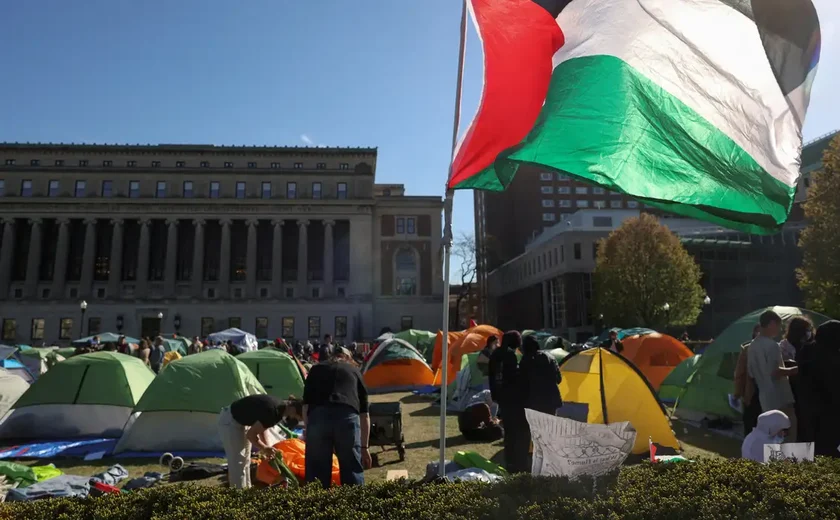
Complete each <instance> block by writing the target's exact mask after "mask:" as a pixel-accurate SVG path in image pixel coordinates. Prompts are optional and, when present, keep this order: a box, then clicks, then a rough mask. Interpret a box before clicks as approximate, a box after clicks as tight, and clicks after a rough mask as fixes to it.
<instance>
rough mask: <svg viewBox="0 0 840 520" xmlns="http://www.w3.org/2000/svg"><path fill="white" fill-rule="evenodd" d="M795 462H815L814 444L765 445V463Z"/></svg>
mask: <svg viewBox="0 0 840 520" xmlns="http://www.w3.org/2000/svg"><path fill="white" fill-rule="evenodd" d="M777 460H793V461H797V462H802V461H810V462H814V443H813V442H791V443H785V444H765V445H764V462H765V463H766V462H773V461H777Z"/></svg>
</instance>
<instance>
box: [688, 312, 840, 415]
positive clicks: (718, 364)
mask: <svg viewBox="0 0 840 520" xmlns="http://www.w3.org/2000/svg"><path fill="white" fill-rule="evenodd" d="M766 310H773V311H775V312H776V313H777V314H778V315H779V316H781V317H782V320H784V322H785V323H787V322H788V321H789V320H790V319H791V318H793V317H794V316H802V315H804V316H807V317H808V318H810V319H811V321H812V322H814V325H815V326H819V325H820V324H822V323H824V322H826V321H828V320H829V319H830V318H829V317H828V316H823V315H822V314H818V313H816V312H812V311H809V310H806V309H800V308H798V307H765V308H763V309H758V310H756V311H753V312H751V313H749V314H747V315H745V316H743V317H741V318H740V319H738V320H736V321H735V322H733V323H732V324H731V325H729V326H728V327H726V329H724V330H723V332H721V333H720V334H719V335H718V336H717V337H716V338H715V340H714V342H712V344H711V345H709V346H708V347H707V348H706V350H705V351H704V352H703V357H702V358H700V361H699V362H698V363H697V366H696V370H695V372H694V374H692V376H691V377H690V378H689V379H688V381H687V384H686V387H685V392H684V393H683V395H682V396H681V397H680V399H679V401H678V403H677V409H678V411H679V413H678V415H679V416H680V417H682V418H690V419H702V418H704V417H712V418H713V417H733V418H737V417H740V414H739V413H738V412H736V411H735V410H733V409H732V407H730V406H729V398H728V395H729V394H731V393H732V391H733V390H734V375H735V365H736V364H737V363H738V356H739V355H740V354H741V345H742V344H744V343H746V342H748V341H750V339H751V338H752V331H753V327H755V325H756V324H758V318H759V316H761V313H762V312H764V311H766Z"/></svg>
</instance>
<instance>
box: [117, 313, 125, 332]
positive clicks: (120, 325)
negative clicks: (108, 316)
mask: <svg viewBox="0 0 840 520" xmlns="http://www.w3.org/2000/svg"><path fill="white" fill-rule="evenodd" d="M124 320H125V318H123V315H122V314H120V315H118V316H117V332H122V330H123V326H124V325H125V321H124Z"/></svg>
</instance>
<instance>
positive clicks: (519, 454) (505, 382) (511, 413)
mask: <svg viewBox="0 0 840 520" xmlns="http://www.w3.org/2000/svg"><path fill="white" fill-rule="evenodd" d="M521 346H522V336H521V335H520V334H519V332H517V331H515V330H512V331H508V332H505V334H504V336H502V344H501V345H500V346H499V348H497V349H496V350H495V351H493V354H491V355H490V364H489V365H490V366H489V373H490V375H489V377H490V396H491V397H492V398H493V401H494V402H496V403H498V404H499V409H500V412H501V414H500V415H501V416H502V424H503V426H504V430H505V440H504V446H505V448H504V450H505V468H506V469H507V470H508V472H510V473H523V472H530V471H531V468H530V465H529V464H528V449H529V447H530V445H531V437H530V429H529V428H528V420H527V419H526V418H525V401H524V399H523V398H522V397H523V396H522V395H521V393H522V391H521V390H522V389H521V386H520V384H519V366H518V364H517V360H516V350H517V349H518V348H520V347H521Z"/></svg>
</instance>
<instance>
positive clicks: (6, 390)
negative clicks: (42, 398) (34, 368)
mask: <svg viewBox="0 0 840 520" xmlns="http://www.w3.org/2000/svg"><path fill="white" fill-rule="evenodd" d="M28 389H29V383H27V382H26V380H25V379H23V378H22V377H20V376H19V375H17V374H15V373H13V372H9V371H8V370H6V369H5V368H0V418H2V417H3V416H4V415H6V412H8V411H9V409H11V407H12V406H14V405H15V403H16V402H17V400H18V399H20V396H22V395H23V394H24V393H25V392H26V391H27V390H28Z"/></svg>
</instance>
